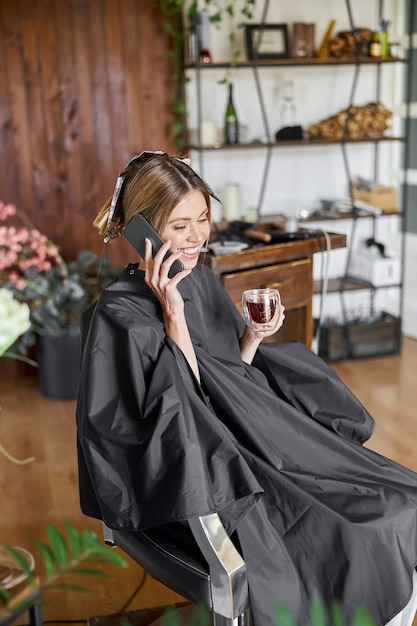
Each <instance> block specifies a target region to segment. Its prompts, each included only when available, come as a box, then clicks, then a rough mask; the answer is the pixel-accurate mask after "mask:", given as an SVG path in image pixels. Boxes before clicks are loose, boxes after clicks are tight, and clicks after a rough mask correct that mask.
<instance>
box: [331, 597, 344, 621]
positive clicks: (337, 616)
mask: <svg viewBox="0 0 417 626" xmlns="http://www.w3.org/2000/svg"><path fill="white" fill-rule="evenodd" d="M330 614H331V618H332V626H345V620H344V617H343V612H342V607H341V606H340V604H339V602H333V603H332V605H331V606H330Z"/></svg>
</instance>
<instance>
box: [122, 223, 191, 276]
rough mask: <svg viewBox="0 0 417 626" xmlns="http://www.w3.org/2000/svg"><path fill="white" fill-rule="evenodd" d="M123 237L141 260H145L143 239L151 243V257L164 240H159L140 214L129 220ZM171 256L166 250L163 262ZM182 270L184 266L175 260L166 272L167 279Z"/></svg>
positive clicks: (170, 251) (157, 235)
mask: <svg viewBox="0 0 417 626" xmlns="http://www.w3.org/2000/svg"><path fill="white" fill-rule="evenodd" d="M123 236H124V237H126V239H127V240H128V242H129V243H130V244H131V245H132V246H133V247H134V249H135V250H136V252H138V253H139V254H140V256H141V257H142V259H144V258H145V237H146V238H148V239H150V241H151V242H152V256H155V254H156V253H157V252H158V250H159V249H160V247H161V246H162V245H163V243H164V240H163V239H162V238H161V236H160V235H159V234H158V233H157V232H156V230H155V229H154V228H153V227H152V226H151V225H150V224H149V222H148V221H147V220H146V219H145V218H144V217H143V215H141V214H140V213H138V214H137V215H135V216H134V217H133V218H132V219H131V220H130V222H129V223H128V225H127V226H126V228H125V229H124V231H123ZM171 254H172V250H168V252H167V253H166V255H165V257H164V261H165V259H167V258H168V257H169V256H171ZM183 269H184V266H183V264H182V263H181V261H180V260H178V259H176V260H175V261H174V263H173V264H172V265H171V268H170V270H169V272H168V277H169V278H172V277H173V276H175V274H178V272H182V270H183Z"/></svg>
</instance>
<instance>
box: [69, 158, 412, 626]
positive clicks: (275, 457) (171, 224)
mask: <svg viewBox="0 0 417 626" xmlns="http://www.w3.org/2000/svg"><path fill="white" fill-rule="evenodd" d="M210 196H212V197H214V194H213V192H212V191H211V189H210V188H209V187H208V185H207V184H206V183H205V182H204V181H203V180H202V179H201V178H200V177H199V176H198V175H197V174H196V172H194V171H193V170H192V169H191V167H189V166H188V165H187V164H186V163H184V162H183V161H182V160H181V159H177V158H175V157H170V156H168V155H166V154H165V153H148V152H146V153H142V154H141V155H139V156H138V157H135V158H134V159H132V161H130V162H129V164H128V165H127V166H126V168H125V170H124V171H123V172H122V173H121V175H120V176H119V179H118V182H117V185H116V190H115V193H114V195H113V198H112V199H111V201H108V202H107V203H106V204H105V205H104V207H103V209H102V210H101V211H100V213H99V215H98V217H97V219H96V220H95V225H96V226H97V227H98V228H99V231H100V233H102V234H103V235H105V237H106V240H110V239H113V238H116V237H118V236H119V235H121V234H123V230H124V228H125V227H126V225H127V224H128V223H129V222H130V220H131V219H132V218H133V217H134V216H135V215H136V214H137V213H142V214H143V215H144V217H145V218H147V220H148V221H149V222H150V223H151V224H152V225H153V226H154V228H155V229H156V230H157V231H158V232H159V233H160V234H161V235H162V239H163V240H164V241H165V245H164V246H163V247H162V248H161V250H160V251H159V252H158V253H157V254H156V255H155V258H153V257H152V250H151V245H150V242H149V241H148V242H146V252H145V255H144V256H145V258H144V259H140V264H139V265H138V264H130V265H129V266H128V267H127V268H126V270H124V272H123V273H122V274H121V276H120V278H119V279H118V280H117V281H115V282H114V283H113V284H112V285H110V286H109V287H108V288H106V289H105V290H104V292H103V293H102V295H101V297H100V300H99V301H98V303H97V305H96V306H95V308H94V309H93V310H91V311H89V312H88V314H86V316H85V319H84V324H83V326H84V328H83V335H84V351H83V361H82V374H81V385H80V394H79V400H78V406H77V423H78V440H79V447H80V489H81V506H82V510H83V511H84V513H85V514H87V515H91V516H93V517H97V518H99V519H104V521H105V522H106V523H107V524H108V525H109V526H110V527H111V528H125V529H130V530H135V529H139V528H149V527H152V526H157V525H160V524H165V523H169V522H182V521H184V520H186V519H187V518H189V517H192V516H194V515H195V513H196V512H198V513H199V514H201V515H203V514H208V513H210V512H213V511H218V512H219V515H220V516H221V518H222V521H223V523H224V524H225V526H226V528H227V530H228V532H229V533H230V534H231V533H233V532H234V531H236V533H237V536H238V539H239V543H240V546H241V549H242V551H243V557H244V559H245V561H246V566H247V569H248V578H249V589H250V602H251V608H252V612H253V617H254V624H255V626H273V625H274V623H275V621H274V609H275V605H276V603H277V602H279V601H281V602H285V604H286V605H287V606H288V607H289V608H290V610H291V611H292V612H293V614H294V616H295V618H296V620H297V624H299V625H304V624H309V623H310V618H309V606H310V602H311V600H312V598H315V597H320V598H321V599H322V600H323V601H324V602H325V603H326V604H327V605H330V604H331V603H332V602H333V601H338V602H340V603H341V606H342V610H343V612H344V615H345V617H346V619H347V620H348V623H349V622H350V620H351V617H352V615H353V612H354V610H355V609H356V608H357V607H358V606H359V605H365V606H366V608H367V609H368V611H369V612H370V613H371V615H372V616H373V617H374V619H375V620H376V622H377V623H378V624H385V623H386V622H388V621H389V620H391V619H392V618H394V616H398V621H399V623H400V619H401V618H402V617H404V615H405V620H407V619H408V622H410V623H411V621H412V617H413V613H414V611H415V606H414V605H413V602H414V599H415V598H414V596H412V589H413V573H414V572H415V567H416V563H417V476H416V474H414V473H413V472H411V471H410V470H408V469H406V468H404V467H402V466H400V465H398V464H396V463H394V462H392V461H390V460H389V459H386V458H384V457H381V456H380V455H378V454H376V453H374V452H372V451H370V450H367V449H366V448H363V447H362V445H361V444H362V443H363V442H364V441H366V439H367V438H369V436H370V435H371V433H372V429H373V420H372V418H371V417H370V416H369V414H368V413H367V412H366V410H365V409H364V407H362V405H361V404H360V403H359V402H358V400H357V399H356V398H355V397H354V396H353V395H352V394H351V393H350V392H349V391H348V389H347V388H346V387H345V386H344V385H343V383H342V382H341V381H340V379H339V378H338V377H337V376H336V375H335V373H334V372H333V371H332V370H331V369H330V368H329V367H328V366H327V365H326V364H325V363H324V362H323V361H322V360H321V359H320V358H319V357H317V356H315V355H314V354H313V353H312V352H311V351H310V350H308V349H307V348H306V347H305V346H303V345H302V344H299V343H291V344H284V343H281V344H267V345H261V337H260V336H258V335H257V334H255V333H253V332H252V331H251V330H250V329H249V328H248V327H247V326H246V325H245V323H244V321H243V319H242V317H241V316H240V314H239V313H238V311H237V310H236V309H235V307H234V305H233V304H232V302H231V301H230V299H229V297H228V295H227V294H226V292H225V290H224V289H223V287H222V286H221V284H220V282H219V281H218V280H217V279H216V278H215V277H214V275H213V274H212V273H211V271H210V270H209V269H208V268H207V267H206V266H205V265H203V264H200V263H199V262H198V259H199V255H200V252H201V249H202V247H203V246H204V245H205V243H206V241H207V239H208V236H209V232H210ZM169 248H171V249H172V251H173V254H172V255H171V256H169V257H168V258H167V259H166V260H164V259H165V254H166V252H167V251H168V249H169ZM176 259H180V260H181V261H182V263H183V265H184V270H183V271H181V272H180V273H178V274H176V275H175V276H174V277H173V278H169V277H168V272H169V270H170V267H171V265H172V264H173V263H174V261H175V260H176ZM283 321H284V312H283V313H282V315H281V318H280V325H282V323H283ZM414 575H415V574H414ZM410 599H411V600H410ZM406 605H407V606H406ZM404 607H406V609H407V611H406V614H404V612H402V610H403V609H404ZM404 623H406V622H404Z"/></svg>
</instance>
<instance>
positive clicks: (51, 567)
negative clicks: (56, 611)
mask: <svg viewBox="0 0 417 626" xmlns="http://www.w3.org/2000/svg"><path fill="white" fill-rule="evenodd" d="M65 526H66V531H67V534H68V538H66V537H64V535H63V534H62V533H61V532H60V531H59V530H58V529H57V528H55V526H52V525H48V526H47V527H46V531H47V536H48V540H49V543H45V542H42V541H36V542H35V543H36V545H37V547H38V549H39V552H40V554H41V557H42V560H43V565H44V569H45V578H44V579H43V580H41V581H40V582H39V580H38V575H37V574H36V573H35V572H34V571H32V569H31V567H30V565H29V563H28V562H27V560H26V559H25V557H24V556H23V555H22V553H21V552H20V551H19V550H18V549H17V548H16V547H14V546H6V548H7V551H8V552H9V554H10V555H11V556H12V558H13V559H14V561H15V562H16V564H17V565H18V566H19V567H20V568H21V569H22V570H23V573H24V574H25V576H26V582H27V585H28V586H29V588H33V590H34V591H37V592H39V594H41V593H42V592H43V591H45V590H46V589H57V588H60V589H68V590H72V591H76V592H81V593H89V590H88V589H87V588H86V587H84V586H81V585H74V584H71V583H63V582H59V581H60V580H61V578H62V577H63V576H65V575H66V574H82V575H85V576H93V577H96V578H97V577H98V578H107V577H108V576H109V575H108V574H107V573H106V572H104V571H103V570H102V569H100V568H99V567H98V565H100V564H103V563H110V564H112V565H115V566H117V567H123V568H125V567H127V563H126V561H125V560H124V559H123V558H122V557H121V556H120V554H118V553H117V552H115V551H114V550H113V549H112V548H108V547H107V546H105V545H103V543H102V542H101V541H100V539H99V538H98V536H97V535H96V533H95V532H93V531H92V530H89V529H86V530H83V531H82V532H81V533H79V532H78V531H77V530H76V528H74V526H73V525H72V524H70V523H69V522H65ZM32 604H33V600H32V601H28V600H22V601H21V602H19V604H18V605H16V604H14V605H13V611H16V610H23V609H27V608H29V606H30V605H32ZM11 610H12V608H11V606H10V593H9V591H8V590H7V589H5V588H4V587H3V586H1V585H0V621H2V620H3V619H6V618H7V617H8V615H10V614H11Z"/></svg>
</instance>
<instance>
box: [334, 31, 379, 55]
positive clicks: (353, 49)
mask: <svg viewBox="0 0 417 626" xmlns="http://www.w3.org/2000/svg"><path fill="white" fill-rule="evenodd" d="M372 34H373V31H372V30H371V29H370V28H358V29H357V30H356V31H355V32H354V33H353V32H352V31H349V30H344V31H341V32H340V33H338V34H337V35H336V36H335V37H333V38H332V39H330V41H329V43H328V46H327V53H328V55H329V56H330V57H335V58H337V59H352V58H354V57H355V56H356V55H357V54H359V55H362V56H368V48H369V44H370V42H371V39H372Z"/></svg>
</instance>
